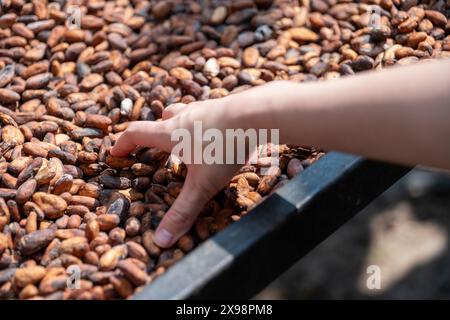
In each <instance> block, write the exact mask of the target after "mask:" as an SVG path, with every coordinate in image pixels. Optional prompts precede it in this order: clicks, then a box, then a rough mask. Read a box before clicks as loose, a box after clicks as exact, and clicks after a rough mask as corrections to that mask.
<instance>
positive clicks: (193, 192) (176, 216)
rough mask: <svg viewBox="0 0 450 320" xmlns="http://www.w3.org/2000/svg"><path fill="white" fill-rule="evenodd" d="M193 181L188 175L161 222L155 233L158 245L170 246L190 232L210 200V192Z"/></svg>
mask: <svg viewBox="0 0 450 320" xmlns="http://www.w3.org/2000/svg"><path fill="white" fill-rule="evenodd" d="M192 181H195V179H194V180H192V179H189V175H188V178H187V179H186V182H185V184H184V186H183V189H182V190H181V192H180V195H179V196H178V197H177V199H176V200H175V202H174V204H173V205H172V207H171V208H170V209H169V211H168V212H167V213H166V214H165V215H164V218H163V220H162V221H161V223H160V224H159V226H158V228H157V230H156V234H155V242H156V244H157V245H158V246H160V247H163V248H168V247H170V246H172V245H173V244H174V243H175V242H176V241H178V239H179V238H180V237H181V236H182V235H184V234H185V233H186V232H188V231H189V229H190V228H191V227H192V225H193V224H194V222H195V219H196V218H197V216H198V215H199V213H200V211H201V210H202V208H203V206H204V205H205V204H206V202H207V201H208V200H209V195H208V193H205V192H204V191H203V190H202V188H200V187H199V186H198V185H197V184H196V183H195V182H192Z"/></svg>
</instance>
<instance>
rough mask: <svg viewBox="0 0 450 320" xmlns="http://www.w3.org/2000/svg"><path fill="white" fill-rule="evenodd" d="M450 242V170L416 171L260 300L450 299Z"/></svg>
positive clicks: (260, 296) (320, 247)
mask: <svg viewBox="0 0 450 320" xmlns="http://www.w3.org/2000/svg"><path fill="white" fill-rule="evenodd" d="M449 241H450V175H446V174H441V173H437V172H432V171H428V170H420V169H415V170H413V171H412V172H411V173H409V174H408V175H407V176H405V177H404V178H403V179H401V180H400V181H399V182H397V183H396V184H395V185H394V186H392V187H391V188H390V189H389V190H387V191H386V192H385V193H384V194H382V195H381V196H380V197H379V198H378V199H376V200H375V201H374V202H373V203H372V204H370V205H369V206H368V207H367V208H365V209H364V210H363V211H361V212H360V213H359V214H358V215H357V216H356V217H354V218H353V219H352V220H350V221H349V222H348V223H347V224H345V225H344V226H343V227H342V228H341V229H339V230H338V231H337V232H336V233H334V234H333V235H332V236H331V237H329V238H328V239H327V240H325V241H324V242H323V243H321V244H320V245H319V246H318V247H317V248H316V249H314V250H313V251H312V252H310V253H309V254H308V255H307V256H306V257H305V258H303V259H302V260H301V261H299V262H298V263H297V264H296V265H294V266H293V267H292V268H291V269H289V270H288V271H287V272H285V273H284V274H283V275H282V276H280V277H279V278H278V279H277V280H275V281H274V282H273V283H272V284H271V285H269V286H268V287H267V288H266V289H265V290H263V291H262V292H261V293H260V294H258V295H257V296H256V297H255V298H256V299H364V298H369V299H450V250H449V248H450V243H449ZM371 265H375V266H376V267H375V268H379V269H378V270H379V271H380V275H381V276H380V280H381V283H380V284H381V289H372V290H370V289H368V288H367V279H368V277H370V276H371V274H370V273H367V270H368V269H367V268H368V267H369V266H371ZM372 268H373V267H372ZM369 270H370V269H369ZM371 279H373V277H372V278H371ZM371 283H373V282H371Z"/></svg>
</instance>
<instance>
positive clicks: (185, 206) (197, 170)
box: [111, 99, 240, 248]
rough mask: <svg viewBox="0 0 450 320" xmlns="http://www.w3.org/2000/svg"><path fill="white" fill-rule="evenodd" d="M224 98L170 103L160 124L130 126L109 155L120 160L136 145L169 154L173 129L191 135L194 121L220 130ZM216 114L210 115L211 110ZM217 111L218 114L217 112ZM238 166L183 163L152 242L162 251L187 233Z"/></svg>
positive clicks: (204, 127) (172, 144)
mask: <svg viewBox="0 0 450 320" xmlns="http://www.w3.org/2000/svg"><path fill="white" fill-rule="evenodd" d="M225 103H226V99H218V100H213V101H211V100H210V101H205V102H196V103H192V104H190V105H185V104H181V103H179V104H174V105H171V106H169V107H167V108H166V109H165V110H164V113H163V121H139V122H134V123H133V124H131V125H130V126H129V127H128V129H127V130H125V131H124V132H123V134H122V135H121V136H120V137H119V139H118V141H117V142H116V144H115V145H114V147H113V148H112V149H111V154H112V155H113V156H117V157H122V156H126V155H127V154H128V153H130V152H132V151H133V150H134V149H135V148H136V147H137V146H146V147H157V148H159V149H161V150H164V151H166V152H171V150H172V148H173V147H174V145H175V144H176V143H177V141H175V142H173V141H171V134H172V132H173V131H174V130H175V129H180V128H184V129H187V130H188V131H189V132H190V133H191V136H193V128H194V121H197V120H198V121H201V123H202V126H203V131H205V130H206V129H208V128H217V129H219V130H223V129H225V128H226V126H227V122H226V119H225V117H222V116H220V114H221V112H220V111H219V110H221V109H222V107H221V106H223V105H224V104H225ZM214 108H215V109H216V112H212V109H214ZM217 111H218V112H217ZM239 167H240V165H219V164H212V165H207V164H190V165H189V164H187V169H188V172H187V177H186V181H185V183H184V186H183V190H182V191H181V193H180V195H179V196H178V197H177V199H176V200H175V203H174V204H173V205H172V207H171V208H170V209H169V211H168V212H167V213H166V214H165V215H164V218H163V220H162V221H161V223H160V225H159V227H158V229H157V231H156V236H155V241H156V243H157V244H158V245H159V246H161V247H164V248H167V247H170V246H172V245H173V244H174V243H175V242H176V241H177V240H178V239H179V238H180V237H181V236H182V235H183V234H185V233H186V232H188V231H189V229H190V228H191V226H192V225H193V223H194V222H195V219H196V218H197V216H198V214H199V213H200V211H201V209H202V208H203V206H204V205H205V204H206V202H207V201H208V200H210V199H211V198H212V197H213V196H214V195H215V194H216V193H217V192H218V191H219V190H220V189H221V188H223V187H224V186H225V184H226V183H227V182H228V181H229V180H230V179H231V177H232V176H233V175H234V173H236V171H237V170H238V169H239Z"/></svg>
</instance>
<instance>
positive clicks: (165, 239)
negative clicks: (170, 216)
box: [155, 229, 173, 247]
mask: <svg viewBox="0 0 450 320" xmlns="http://www.w3.org/2000/svg"><path fill="white" fill-rule="evenodd" d="M172 239H173V235H172V234H171V233H170V232H169V231H167V230H166V229H158V230H156V234H155V242H156V243H157V244H158V245H159V246H161V247H168V246H170V243H171V241H172Z"/></svg>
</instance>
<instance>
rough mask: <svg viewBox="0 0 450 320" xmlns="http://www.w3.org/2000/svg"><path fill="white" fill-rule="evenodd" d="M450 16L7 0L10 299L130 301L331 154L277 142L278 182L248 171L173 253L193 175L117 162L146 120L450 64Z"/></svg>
mask: <svg viewBox="0 0 450 320" xmlns="http://www.w3.org/2000/svg"><path fill="white" fill-rule="evenodd" d="M449 9H450V2H449V1H448V0H447V1H445V0H425V1H418V0H368V1H361V2H356V1H351V0H303V1H289V0H278V1H277V0H274V1H272V0H233V1H231V0H223V1H220V0H217V1H215V0H211V1H208V0H203V1H190V0H184V1H183V0H169V1H148V0H115V1H105V0H89V1H88V0H83V1H75V0H74V1H70V0H69V1H64V0H59V1H47V0H32V1H25V0H4V1H1V3H0V136H1V141H0V157H1V158H0V175H1V179H0V299H17V298H19V299H118V298H129V297H130V296H131V295H132V294H133V292H135V291H136V290H139V289H140V288H141V287H142V286H144V285H146V284H148V283H150V282H151V281H152V280H153V279H155V278H156V277H157V276H159V275H161V274H162V273H164V272H165V270H166V269H167V268H168V267H170V266H171V265H173V264H174V263H175V262H176V261H178V260H179V259H181V258H182V257H183V256H184V255H185V254H187V253H188V252H189V251H191V250H192V249H193V248H194V247H195V246H196V245H198V244H199V243H201V242H202V241H204V240H205V239H207V238H208V237H210V236H211V235H212V234H214V233H216V232H218V231H220V230H222V229H223V228H225V227H226V226H227V225H229V224H230V223H232V222H233V221H236V220H239V219H240V217H242V216H243V215H245V214H246V213H247V212H248V211H249V210H250V209H251V208H252V207H253V206H254V205H255V204H256V203H258V202H259V201H261V200H263V199H264V197H266V196H267V195H269V194H270V193H271V192H273V190H275V189H276V188H278V187H280V186H281V185H283V184H285V183H286V182H287V181H288V179H289V178H292V177H294V176H295V175H297V174H299V173H300V172H302V171H303V169H304V168H306V167H307V166H309V165H310V164H311V163H313V162H314V161H315V160H317V159H318V158H319V157H320V156H321V155H323V152H321V151H320V150H318V149H315V148H303V147H294V146H285V145H283V146H273V145H269V146H264V147H267V148H268V149H269V151H270V150H273V148H276V149H277V151H279V153H280V154H281V157H280V166H279V167H272V168H270V169H269V174H266V175H264V176H262V175H261V174H260V173H261V172H260V169H261V168H262V167H265V166H267V165H268V164H269V163H270V160H271V159H270V158H261V159H259V162H258V163H257V164H255V165H247V166H244V167H243V168H242V170H241V171H240V172H239V174H238V175H236V176H235V177H234V178H233V179H232V180H231V181H230V183H229V185H228V187H227V188H225V190H223V191H222V192H220V193H219V194H218V195H217V196H216V197H215V198H214V199H212V200H211V201H210V202H209V203H208V204H207V205H206V206H205V208H204V209H203V210H202V212H201V213H200V216H199V218H198V220H197V222H196V223H195V226H194V227H193V228H192V230H190V231H189V233H188V234H186V235H185V236H183V237H182V238H181V239H180V240H179V241H178V243H177V244H176V245H175V246H174V247H173V248H169V249H162V248H159V247H158V246H156V245H155V244H154V243H153V236H154V231H155V229H156V228H157V226H158V224H159V222H160V221H161V219H162V217H163V216H164V214H165V213H166V212H167V210H168V208H169V207H170V205H171V204H172V203H173V202H174V200H175V199H176V197H177V195H178V194H179V192H180V190H181V188H182V186H183V181H184V178H185V176H186V167H185V165H184V164H183V163H180V162H179V161H178V159H175V158H174V157H173V156H170V155H168V154H166V153H164V152H161V151H160V150H158V149H156V148H139V149H138V150H137V151H136V153H134V154H132V155H131V156H129V157H127V158H115V157H112V156H111V155H109V149H110V148H111V146H112V145H113V144H114V142H115V141H116V139H117V137H118V134H120V132H122V131H124V130H125V129H126V128H127V126H128V125H129V123H130V122H132V121H139V120H147V121H156V120H158V119H160V118H161V115H162V112H163V110H164V108H165V107H166V106H168V105H170V104H172V103H177V102H183V103H190V102H193V101H197V100H206V99H214V98H220V97H224V96H227V95H229V94H233V93H236V92H240V91H242V90H246V89H248V88H250V87H252V86H257V85H261V84H264V83H266V82H269V81H275V80H293V81H299V82H301V81H313V80H324V79H336V78H339V77H341V76H345V75H351V74H354V73H355V72H360V71H363V70H368V69H382V68H385V67H388V66H391V65H394V64H397V63H399V64H409V63H414V62H416V61H419V60H423V59H430V58H441V57H449V56H450V36H449V33H450V23H449V21H448V19H447V17H448V16H449V12H450V11H449ZM374 12H375V13H374ZM78 18H79V19H78ZM77 19H78V20H79V21H77ZM69 22H70V23H69ZM78 22H79V24H78ZM268 155H269V157H270V152H268ZM74 266H75V267H76V269H75V270H78V275H79V278H80V279H79V281H77V282H76V284H77V286H75V287H73V286H71V285H70V284H71V283H72V282H71V281H72V280H73V279H72V277H73V275H74V273H73V272H72V271H73V270H74V269H73V267H74Z"/></svg>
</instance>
